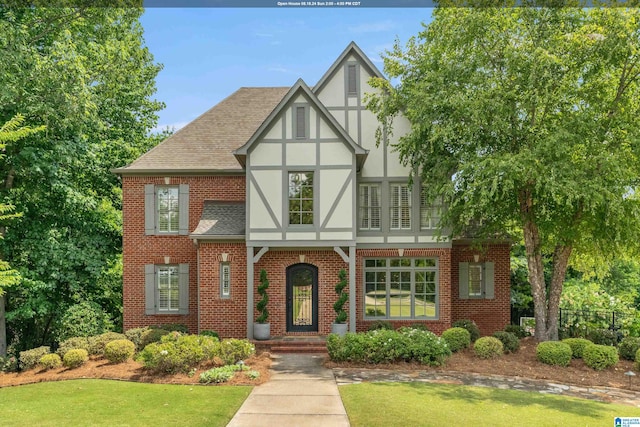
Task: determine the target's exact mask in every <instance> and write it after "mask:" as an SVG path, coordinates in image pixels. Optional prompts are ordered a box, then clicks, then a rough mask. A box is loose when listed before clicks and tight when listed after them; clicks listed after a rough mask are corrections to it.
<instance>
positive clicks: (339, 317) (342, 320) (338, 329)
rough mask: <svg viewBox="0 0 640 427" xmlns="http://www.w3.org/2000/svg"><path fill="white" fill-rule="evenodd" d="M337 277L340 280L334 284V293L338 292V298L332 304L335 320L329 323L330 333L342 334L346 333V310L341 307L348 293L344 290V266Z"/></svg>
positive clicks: (345, 284)
mask: <svg viewBox="0 0 640 427" xmlns="http://www.w3.org/2000/svg"><path fill="white" fill-rule="evenodd" d="M338 279H340V281H339V282H338V283H337V284H336V287H335V289H336V294H338V300H337V301H336V302H335V304H333V310H334V311H335V312H336V320H335V322H334V323H332V324H331V333H333V334H338V335H344V334H346V333H347V312H346V311H344V309H343V308H342V307H344V304H345V303H346V302H347V299H348V298H349V294H348V293H347V292H345V290H344V288H346V287H347V272H346V271H344V268H343V269H342V270H340V273H338Z"/></svg>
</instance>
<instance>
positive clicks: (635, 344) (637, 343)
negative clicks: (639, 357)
mask: <svg viewBox="0 0 640 427" xmlns="http://www.w3.org/2000/svg"><path fill="white" fill-rule="evenodd" d="M638 349H640V338H638V337H625V338H624V339H623V340H622V341H621V342H620V346H618V352H619V353H620V357H621V358H623V359H625V360H635V357H636V353H637V352H638Z"/></svg>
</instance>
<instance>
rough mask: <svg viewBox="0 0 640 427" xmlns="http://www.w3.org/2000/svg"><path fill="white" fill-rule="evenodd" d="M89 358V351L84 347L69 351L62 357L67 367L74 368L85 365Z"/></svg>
mask: <svg viewBox="0 0 640 427" xmlns="http://www.w3.org/2000/svg"><path fill="white" fill-rule="evenodd" d="M87 360H89V353H88V352H87V350H85V349H83V348H76V349H73V350H69V351H67V353H66V354H65V355H64V358H63V359H62V364H63V365H64V366H66V367H67V368H70V369H73V368H78V367H80V366H82V365H84V363H85V362H86V361H87Z"/></svg>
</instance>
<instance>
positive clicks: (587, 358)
mask: <svg viewBox="0 0 640 427" xmlns="http://www.w3.org/2000/svg"><path fill="white" fill-rule="evenodd" d="M582 360H584V364H585V365H587V366H588V367H590V368H592V369H595V370H596V371H602V370H603V369H607V368H610V367H612V366H613V365H615V364H616V363H618V350H617V349H616V348H615V347H611V346H608V345H599V344H593V345H588V346H587V347H586V348H585V349H584V353H582Z"/></svg>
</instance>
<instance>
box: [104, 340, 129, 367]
mask: <svg viewBox="0 0 640 427" xmlns="http://www.w3.org/2000/svg"><path fill="white" fill-rule="evenodd" d="M135 352H136V345H135V344H134V343H133V342H131V341H129V340H127V339H123V340H114V341H109V342H108V343H107V345H106V346H105V348H104V357H105V358H106V359H107V360H108V361H109V362H111V363H122V362H126V361H127V360H129V359H131V358H132V357H133V355H134V354H135Z"/></svg>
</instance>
